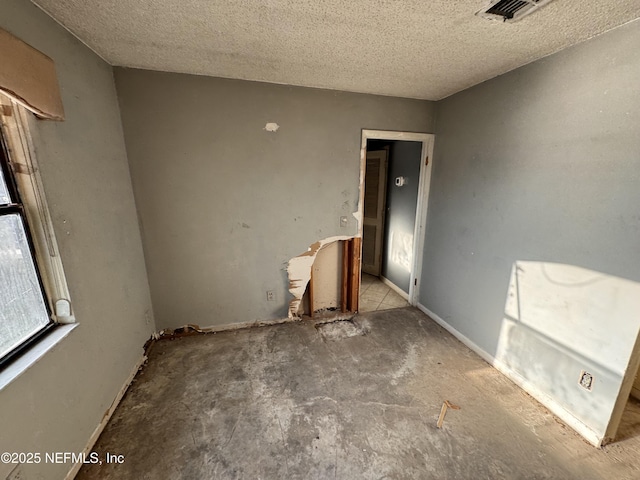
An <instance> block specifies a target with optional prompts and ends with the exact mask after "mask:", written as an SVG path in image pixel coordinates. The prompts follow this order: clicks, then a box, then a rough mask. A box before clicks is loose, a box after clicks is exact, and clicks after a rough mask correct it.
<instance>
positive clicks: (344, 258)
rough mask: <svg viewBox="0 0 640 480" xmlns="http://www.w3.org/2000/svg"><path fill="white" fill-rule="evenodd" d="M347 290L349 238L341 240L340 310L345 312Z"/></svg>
mask: <svg viewBox="0 0 640 480" xmlns="http://www.w3.org/2000/svg"><path fill="white" fill-rule="evenodd" d="M348 291H349V240H343V241H342V288H341V289H340V311H341V312H342V313H346V312H347V296H348Z"/></svg>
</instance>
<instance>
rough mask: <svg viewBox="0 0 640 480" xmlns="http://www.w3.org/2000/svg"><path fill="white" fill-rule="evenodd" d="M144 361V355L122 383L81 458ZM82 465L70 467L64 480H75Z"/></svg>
mask: <svg viewBox="0 0 640 480" xmlns="http://www.w3.org/2000/svg"><path fill="white" fill-rule="evenodd" d="M146 361H147V356H146V355H142V357H141V358H140V359H139V360H138V362H137V363H136V365H135V367H134V368H133V370H132V371H131V373H130V374H129V376H128V377H127V380H126V381H125V382H124V385H122V388H121V389H120V391H119V392H118V394H117V395H116V398H114V399H113V402H112V403H111V406H110V407H109V409H108V410H107V411H106V412H105V413H104V416H103V417H102V420H101V421H100V423H99V424H98V426H97V427H96V429H95V430H94V431H93V433H92V434H91V437H89V441H88V442H87V446H86V447H85V448H84V450H83V451H82V453H83V457H88V456H89V453H90V452H91V450H92V449H93V446H94V445H95V443H96V442H97V441H98V437H100V434H101V433H102V431H103V430H104V427H106V426H107V423H109V420H111V417H112V416H113V412H115V410H116V408H117V407H118V405H119V404H120V401H121V400H122V397H124V394H125V393H126V391H127V389H128V388H129V385H131V382H132V381H133V378H134V377H135V376H136V374H137V373H138V370H140V367H141V366H142V365H143V364H144V362H146ZM82 465H83V464H82V461H80V462H78V463H76V464H74V465H73V467H71V470H69V473H67V476H66V477H65V480H73V479H74V478H75V476H76V475H77V474H78V472H79V471H80V468H81V467H82Z"/></svg>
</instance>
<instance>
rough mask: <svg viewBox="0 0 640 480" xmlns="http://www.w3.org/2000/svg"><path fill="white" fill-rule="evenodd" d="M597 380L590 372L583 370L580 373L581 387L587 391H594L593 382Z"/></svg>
mask: <svg viewBox="0 0 640 480" xmlns="http://www.w3.org/2000/svg"><path fill="white" fill-rule="evenodd" d="M594 380H595V378H594V377H593V375H592V374H590V373H589V372H587V371H585V370H582V371H581V372H580V379H579V380H578V383H579V385H580V386H581V387H582V388H584V389H585V390H588V391H591V390H593V382H594Z"/></svg>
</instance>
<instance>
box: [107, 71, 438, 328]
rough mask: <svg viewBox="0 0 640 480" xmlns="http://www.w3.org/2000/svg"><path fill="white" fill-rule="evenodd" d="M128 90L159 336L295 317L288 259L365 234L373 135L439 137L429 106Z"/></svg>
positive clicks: (209, 83)
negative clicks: (367, 134)
mask: <svg viewBox="0 0 640 480" xmlns="http://www.w3.org/2000/svg"><path fill="white" fill-rule="evenodd" d="M116 84H117V89H118V96H119V99H120V107H121V111H122V119H123V125H124V131H125V139H126V144H127V152H128V155H129V160H130V164H131V173H132V179H133V183H134V191H135V196H136V203H137V206H138V210H139V214H140V217H141V221H142V229H143V241H144V246H145V255H146V260H147V268H148V272H149V283H150V285H151V291H152V297H153V303H154V309H155V312H156V316H157V324H158V327H159V328H166V327H178V326H181V325H184V324H186V323H196V324H199V325H201V326H211V325H222V324H229V323H234V322H248V321H253V320H261V319H269V318H282V317H286V316H287V304H288V302H289V299H290V296H289V293H288V280H287V273H286V270H285V269H286V266H287V262H288V261H289V259H291V258H292V257H295V256H297V255H299V254H300V253H303V252H305V251H306V250H307V248H308V247H309V246H310V245H311V244H313V243H314V242H316V241H318V240H320V239H324V238H327V237H330V236H334V235H353V234H355V233H356V222H355V219H354V217H353V216H352V213H353V212H355V211H356V210H357V206H358V205H357V200H358V190H359V162H360V142H361V129H363V128H369V129H385V130H405V131H414V132H430V131H432V129H433V110H434V108H433V107H434V104H433V103H431V102H426V101H418V100H407V99H398V98H391V97H377V96H371V95H359V94H351V93H344V92H334V91H325V90H318V89H308V88H299V87H289V86H281V85H270V84H262V83H255V82H246V81H239V80H227V79H218V78H210V77H201V76H191V75H182V74H169V73H159V72H151V71H144V70H132V69H116ZM267 122H276V123H278V124H279V125H280V129H279V130H278V131H277V132H276V133H270V132H267V131H265V130H264V126H265V124H266V123H267ZM341 215H346V216H347V217H348V218H349V225H348V227H347V228H340V222H339V219H340V216H341ZM266 290H273V291H275V301H274V302H267V301H266V295H265V292H266Z"/></svg>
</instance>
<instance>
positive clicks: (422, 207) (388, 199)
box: [359, 130, 433, 312]
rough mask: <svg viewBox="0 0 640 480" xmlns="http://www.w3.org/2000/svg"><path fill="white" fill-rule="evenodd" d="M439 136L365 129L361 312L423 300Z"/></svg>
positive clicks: (362, 163) (363, 136)
mask: <svg viewBox="0 0 640 480" xmlns="http://www.w3.org/2000/svg"><path fill="white" fill-rule="evenodd" d="M432 149H433V135H431V134H418V133H407V132H386V131H373V130H364V131H363V133H362V151H361V172H360V178H361V180H360V205H361V207H360V212H359V213H360V215H361V218H362V221H361V222H360V225H361V227H360V228H361V230H360V235H361V237H362V251H361V261H360V267H361V268H360V271H361V282H360V289H359V297H360V298H359V300H360V301H359V311H361V312H364V311H371V310H384V309H388V308H398V307H402V306H407V305H415V304H416V303H417V302H418V292H419V289H418V286H419V274H418V273H419V269H420V267H421V263H422V249H423V248H424V225H425V222H426V214H427V200H428V190H429V180H430V176H431V164H430V163H431V162H430V158H431V156H432Z"/></svg>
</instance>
